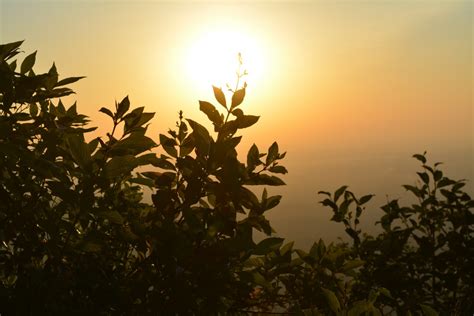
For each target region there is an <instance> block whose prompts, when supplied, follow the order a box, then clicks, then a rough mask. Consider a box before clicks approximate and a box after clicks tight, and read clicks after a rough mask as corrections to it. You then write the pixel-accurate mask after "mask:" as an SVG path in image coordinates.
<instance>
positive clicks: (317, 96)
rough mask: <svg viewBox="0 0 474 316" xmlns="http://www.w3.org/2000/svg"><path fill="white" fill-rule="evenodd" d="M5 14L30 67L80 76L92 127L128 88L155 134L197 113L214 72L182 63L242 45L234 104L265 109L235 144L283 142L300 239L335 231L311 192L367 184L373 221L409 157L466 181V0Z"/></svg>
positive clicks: (469, 150)
mask: <svg viewBox="0 0 474 316" xmlns="http://www.w3.org/2000/svg"><path fill="white" fill-rule="evenodd" d="M0 21H1V22H0V39H1V41H2V42H8V41H16V40H19V39H25V40H26V42H25V44H24V46H23V49H24V50H25V51H26V52H31V51H34V50H38V55H37V66H36V69H37V70H39V71H46V70H47V69H48V68H49V66H50V65H51V63H52V62H53V61H55V62H56V64H57V66H58V69H59V72H60V74H62V75H64V76H73V75H85V76H87V78H86V79H84V80H82V81H81V82H79V83H77V84H75V85H74V89H75V91H76V92H77V95H75V96H73V98H69V99H68V101H72V100H77V101H78V106H79V109H81V110H82V111H83V112H85V114H88V115H89V116H90V117H91V119H92V121H93V123H94V124H95V125H98V126H99V127H100V128H99V132H101V133H103V132H105V131H106V130H107V125H106V124H105V123H104V121H103V119H104V115H102V114H100V113H98V111H97V110H98V109H99V108H100V107H102V106H112V105H113V103H114V100H116V99H117V100H119V99H122V98H123V97H124V96H125V95H129V96H130V99H131V101H132V105H135V106H142V105H145V106H146V108H147V109H148V110H149V111H154V112H157V114H156V117H157V119H155V120H154V122H153V124H152V126H151V127H150V135H151V136H152V137H155V139H157V135H158V133H159V132H165V131H166V130H167V129H168V127H172V126H173V125H174V122H175V120H176V113H177V111H178V110H180V109H182V110H184V112H185V115H187V116H188V117H191V118H196V119H199V120H204V119H205V116H204V115H203V114H200V113H199V111H198V103H197V101H198V100H199V99H203V100H212V98H213V96H212V89H211V86H210V84H211V82H208V81H210V80H211V79H209V77H206V76H208V75H209V74H210V73H211V71H209V73H208V72H204V73H203V74H202V79H200V76H196V72H195V71H194V70H195V69H194V68H192V66H190V65H192V64H193V59H192V58H195V59H196V60H197V62H199V61H201V62H202V63H204V62H209V61H206V60H205V56H208V55H209V54H211V53H212V52H216V51H218V52H219V56H220V55H225V56H224V57H225V58H226V59H230V60H232V58H233V57H232V56H235V55H236V54H237V53H238V51H241V52H242V53H243V54H244V56H243V57H244V63H245V61H246V58H247V66H248V71H249V77H248V81H249V88H248V92H247V99H246V101H245V103H244V105H243V109H244V110H245V111H247V112H248V113H249V114H257V115H261V119H260V122H259V123H258V125H256V126H255V127H254V128H252V129H249V130H247V131H245V133H244V141H243V143H242V154H245V151H246V150H247V149H248V148H249V147H250V145H251V144H252V143H253V142H256V143H257V145H259V147H261V148H262V149H263V148H266V147H268V146H269V145H270V144H271V143H272V142H273V140H277V141H278V142H279V144H280V148H282V149H284V150H286V151H288V155H287V159H286V166H287V167H288V169H289V174H288V175H287V176H286V177H285V181H286V182H287V183H288V185H287V186H286V187H285V188H278V189H272V190H270V191H271V192H275V193H281V194H283V195H284V198H283V203H282V204H281V205H280V206H279V207H278V209H276V210H274V211H273V214H272V215H270V219H271V220H272V222H273V223H274V226H275V228H276V230H277V232H278V233H280V235H283V236H287V237H289V238H290V239H296V240H297V241H299V242H301V243H303V244H304V243H307V242H309V240H313V239H315V238H319V237H320V236H321V235H325V236H329V237H330V238H334V237H336V236H337V235H342V231H341V229H336V228H335V227H338V226H335V225H328V223H327V221H328V218H329V217H330V214H329V212H328V210H324V209H323V208H321V207H320V206H319V205H318V204H317V201H318V197H317V195H316V192H317V191H318V190H334V189H335V188H337V187H338V186H339V185H343V184H348V185H350V186H351V187H352V188H353V189H354V190H355V191H356V192H358V193H361V194H362V193H376V194H377V199H376V200H375V203H372V209H371V210H369V211H368V216H367V221H366V224H365V226H366V227H367V228H370V227H373V217H374V215H375V214H377V213H376V212H377V206H378V205H380V204H381V203H383V202H384V201H385V200H386V197H385V196H386V194H389V196H390V197H402V198H403V197H406V194H405V193H404V191H403V190H402V189H401V187H400V185H401V184H405V183H413V182H414V181H415V177H414V171H415V170H416V167H417V164H416V162H415V161H414V160H413V159H411V158H410V156H411V155H412V154H413V153H415V152H423V151H424V150H427V151H428V152H429V157H431V158H432V159H433V160H436V161H445V162H446V167H445V168H446V170H448V171H449V172H450V173H451V175H452V176H453V177H455V178H468V179H471V180H472V179H474V177H473V165H472V161H473V155H474V149H473V148H474V145H473V137H474V127H473V120H474V118H473V110H472V108H473V101H472V87H473V83H472V78H473V76H472V75H473V64H472V44H473V35H472V29H473V4H472V2H471V1H364V2H362V1H360V2H359V1H315V2H309V1H308V2H246V3H239V2H230V1H225V2H200V1H198V2H184V1H183V2H166V3H165V2H160V1H131V0H130V1H122V2H119V3H117V2H112V1H93V0H88V1H86V0H83V1H73V0H68V1H67V0H63V1H41V0H36V1H33V0H31V1H17V0H15V1H13V0H12V1H9V0H0ZM216 34H217V35H216ZM219 36H224V38H225V40H224V39H222V40H214V39H215V38H219ZM210 39H211V40H210ZM203 43H208V44H206V45H202V44H203ZM239 43H241V44H240V45H244V46H245V47H241V48H239V47H238V46H239ZM207 46H208V48H207V49H208V51H206V47H207ZM237 50H238V51H237ZM246 52H247V55H245V53H246ZM191 53H192V54H191ZM190 54H191V56H190ZM212 58H214V59H216V58H217V57H212ZM190 60H191V61H192V62H191V63H190ZM205 65H207V64H205ZM252 67H253V69H252ZM221 68H225V66H223V67H221ZM196 69H200V68H196ZM201 69H202V68H201ZM224 70H225V69H224ZM252 70H253V72H252ZM200 71H202V70H200ZM234 71H235V69H234V68H233V67H232V65H229V69H228V72H229V73H230V74H232V73H233V72H234ZM224 72H225V71H224ZM472 187H473V186H472V185H471V186H470V188H471V189H470V190H471V192H472Z"/></svg>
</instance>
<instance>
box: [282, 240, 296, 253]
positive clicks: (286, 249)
mask: <svg viewBox="0 0 474 316" xmlns="http://www.w3.org/2000/svg"><path fill="white" fill-rule="evenodd" d="M294 244H295V242H294V241H291V242H289V243H287V244H286V245H284V246H283V247H281V248H280V255H282V256H284V255H286V254H287V253H288V252H291V250H292V249H293V245H294Z"/></svg>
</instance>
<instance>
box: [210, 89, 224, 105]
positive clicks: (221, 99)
mask: <svg viewBox="0 0 474 316" xmlns="http://www.w3.org/2000/svg"><path fill="white" fill-rule="evenodd" d="M212 89H213V90H214V97H215V98H216V100H217V102H219V103H220V104H221V105H222V106H223V107H225V108H226V109H227V105H226V101H225V95H224V92H222V89H221V88H218V87H215V86H212Z"/></svg>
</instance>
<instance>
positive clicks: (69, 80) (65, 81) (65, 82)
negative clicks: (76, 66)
mask: <svg viewBox="0 0 474 316" xmlns="http://www.w3.org/2000/svg"><path fill="white" fill-rule="evenodd" d="M84 78H85V77H84V76H82V77H69V78H64V79H62V80H59V81H58V83H56V85H55V87H61V86H65V85H68V84H71V83H74V82H76V81H79V80H81V79H84Z"/></svg>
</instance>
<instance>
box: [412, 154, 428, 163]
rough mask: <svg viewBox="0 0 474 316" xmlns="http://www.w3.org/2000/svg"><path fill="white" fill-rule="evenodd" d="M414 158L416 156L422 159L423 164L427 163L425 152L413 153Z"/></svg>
mask: <svg viewBox="0 0 474 316" xmlns="http://www.w3.org/2000/svg"><path fill="white" fill-rule="evenodd" d="M413 158H415V159H417V160H419V161H421V162H422V163H423V164H425V163H426V157H425V155H424V154H423V155H420V154H415V155H413Z"/></svg>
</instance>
